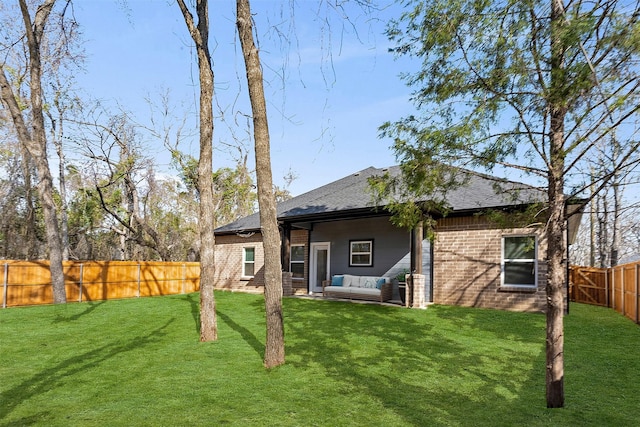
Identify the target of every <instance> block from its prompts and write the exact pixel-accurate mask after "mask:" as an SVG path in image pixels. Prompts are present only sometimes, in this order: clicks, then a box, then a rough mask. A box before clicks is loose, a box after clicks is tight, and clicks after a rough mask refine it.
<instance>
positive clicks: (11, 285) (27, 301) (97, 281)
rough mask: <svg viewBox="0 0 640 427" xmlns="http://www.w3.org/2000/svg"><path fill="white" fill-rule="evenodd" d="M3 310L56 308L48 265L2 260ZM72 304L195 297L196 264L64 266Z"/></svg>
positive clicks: (88, 263) (82, 263) (67, 263)
mask: <svg viewBox="0 0 640 427" xmlns="http://www.w3.org/2000/svg"><path fill="white" fill-rule="evenodd" d="M0 265H2V267H3V276H2V277H3V282H2V308H6V307H12V306H19V305H37V304H51V303H53V290H52V285H51V273H50V271H49V262H48V261H0ZM62 266H63V270H64V280H65V288H66V291H67V301H68V302H74V301H78V302H82V301H98V300H108V299H120V298H135V297H146V296H156V295H171V294H181V293H188V292H195V291H197V290H199V288H200V263H198V262H147V261H140V262H138V261H65V262H63V263H62Z"/></svg>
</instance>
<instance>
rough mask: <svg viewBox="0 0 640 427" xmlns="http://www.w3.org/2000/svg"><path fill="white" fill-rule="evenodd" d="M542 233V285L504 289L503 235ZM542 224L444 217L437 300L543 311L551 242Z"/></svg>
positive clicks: (438, 242)
mask: <svg viewBox="0 0 640 427" xmlns="http://www.w3.org/2000/svg"><path fill="white" fill-rule="evenodd" d="M530 234H537V235H538V254H537V256H538V286H537V289H535V290H529V289H527V290H523V289H518V288H504V287H501V286H500V283H501V276H500V273H501V262H502V237H503V236H509V235H530ZM543 237H544V236H543V234H542V233H541V231H540V230H539V229H532V228H522V229H503V228H499V227H497V226H496V225H494V224H492V223H490V222H489V221H488V220H487V219H485V218H483V217H481V216H470V217H456V218H444V219H441V220H439V221H438V223H437V225H436V239H435V242H434V267H433V268H434V271H433V282H434V285H433V292H434V302H435V303H437V304H447V305H461V306H470V307H485V308H498V309H503V310H513V311H534V312H540V311H544V310H545V309H546V290H545V287H546V276H547V274H546V269H547V266H546V262H545V261H543V258H544V255H545V253H546V245H545V242H544V238H543Z"/></svg>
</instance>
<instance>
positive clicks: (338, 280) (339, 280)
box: [331, 276, 344, 286]
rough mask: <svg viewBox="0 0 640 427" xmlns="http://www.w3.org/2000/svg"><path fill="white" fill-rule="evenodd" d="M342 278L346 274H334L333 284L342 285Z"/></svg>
mask: <svg viewBox="0 0 640 427" xmlns="http://www.w3.org/2000/svg"><path fill="white" fill-rule="evenodd" d="M342 279H344V276H333V277H332V278H331V286H342Z"/></svg>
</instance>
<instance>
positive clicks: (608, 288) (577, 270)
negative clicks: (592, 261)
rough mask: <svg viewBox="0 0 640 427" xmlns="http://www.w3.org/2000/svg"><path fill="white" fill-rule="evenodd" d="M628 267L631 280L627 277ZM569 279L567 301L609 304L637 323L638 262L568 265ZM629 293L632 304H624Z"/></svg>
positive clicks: (639, 295)
mask: <svg viewBox="0 0 640 427" xmlns="http://www.w3.org/2000/svg"><path fill="white" fill-rule="evenodd" d="M632 268H633V269H634V272H633V279H632V278H631V277H627V273H630V272H631V269H632ZM618 275H619V277H618ZM630 276H631V275H630ZM631 280H633V282H634V283H631ZM569 282H570V283H569V285H570V289H571V301H574V302H581V303H584V304H592V305H602V306H605V307H609V308H612V309H614V310H616V311H617V312H619V313H620V314H622V315H623V316H626V317H628V318H629V319H631V320H633V321H635V322H636V323H640V283H639V282H640V261H639V262H635V263H630V264H624V265H619V266H615V267H611V268H594V267H580V266H571V268H570V279H569ZM618 284H620V288H619V289H616V288H617V286H618ZM634 288H635V289H634ZM590 291H591V292H593V291H595V292H597V294H596V295H593V293H590ZM632 296H633V298H634V304H630V303H629V304H628V302H629V298H631V297H632ZM617 298H619V299H620V303H618V301H617Z"/></svg>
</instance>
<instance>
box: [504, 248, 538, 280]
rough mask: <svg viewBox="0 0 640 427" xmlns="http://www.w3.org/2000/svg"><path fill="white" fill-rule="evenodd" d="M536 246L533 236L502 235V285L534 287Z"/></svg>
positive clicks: (535, 278)
mask: <svg viewBox="0 0 640 427" xmlns="http://www.w3.org/2000/svg"><path fill="white" fill-rule="evenodd" d="M537 252H538V247H537V242H536V238H535V236H504V237H503V239H502V285H503V286H522V287H536V285H537V276H538V274H537V272H538V268H537V267H538V261H537V258H538V257H537V256H536V254H537Z"/></svg>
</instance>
